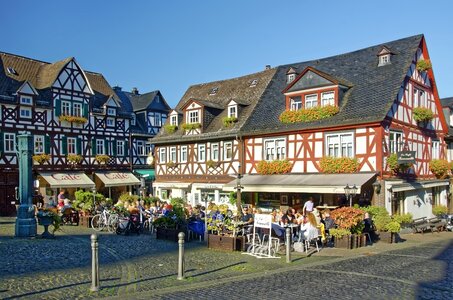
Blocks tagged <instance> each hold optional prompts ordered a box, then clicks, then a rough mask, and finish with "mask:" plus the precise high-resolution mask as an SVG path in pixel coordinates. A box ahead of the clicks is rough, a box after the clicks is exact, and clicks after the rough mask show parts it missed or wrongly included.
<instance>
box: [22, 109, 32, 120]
mask: <svg viewBox="0 0 453 300" xmlns="http://www.w3.org/2000/svg"><path fill="white" fill-rule="evenodd" d="M20 117H21V118H24V119H31V107H21V108H20Z"/></svg>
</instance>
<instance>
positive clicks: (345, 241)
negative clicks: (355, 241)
mask: <svg viewBox="0 0 453 300" xmlns="http://www.w3.org/2000/svg"><path fill="white" fill-rule="evenodd" d="M329 232H330V235H331V236H333V238H334V247H335V248H344V249H352V242H351V231H350V230H349V229H344V228H332V229H330V230H329Z"/></svg>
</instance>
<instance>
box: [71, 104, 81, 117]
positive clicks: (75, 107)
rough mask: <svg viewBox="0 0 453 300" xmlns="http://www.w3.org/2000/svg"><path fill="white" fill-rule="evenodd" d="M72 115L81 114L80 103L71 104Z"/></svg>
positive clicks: (77, 115) (79, 115)
mask: <svg viewBox="0 0 453 300" xmlns="http://www.w3.org/2000/svg"><path fill="white" fill-rule="evenodd" d="M72 108H73V115H74V116H76V117H81V116H82V115H83V114H82V103H74V104H73V107H72Z"/></svg>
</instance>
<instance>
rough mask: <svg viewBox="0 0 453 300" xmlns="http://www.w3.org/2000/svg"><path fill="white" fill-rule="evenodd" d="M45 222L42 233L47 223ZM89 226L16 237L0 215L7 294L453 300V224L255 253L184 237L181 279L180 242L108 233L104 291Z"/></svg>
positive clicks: (1, 294)
mask: <svg viewBox="0 0 453 300" xmlns="http://www.w3.org/2000/svg"><path fill="white" fill-rule="evenodd" d="M41 227H42V226H39V227H38V233H40V232H42V229H41ZM91 233H93V231H92V230H91V229H88V228H84V227H81V226H64V227H63V231H62V232H58V233H57V237H56V238H55V239H52V240H46V239H41V238H39V237H37V238H32V239H22V238H14V237H13V235H14V219H13V218H9V219H8V218H0V260H1V262H2V263H1V264H0V299H89V298H104V297H108V298H117V299H140V298H142V299H150V298H153V299H195V298H196V299H202V298H205V299H210V298H214V297H216V298H220V299H227V298H228V299H241V298H252V299H253V298H263V299H270V298H282V297H283V296H298V297H300V296H301V295H307V296H322V297H329V296H331V297H336V298H340V299H355V298H365V299H384V298H385V299H389V298H402V299H413V298H420V299H453V280H452V279H453V278H452V276H453V275H452V274H453V263H452V261H453V255H452V254H453V233H434V234H431V233H429V234H425V235H421V234H417V235H408V236H407V240H406V241H405V242H404V243H398V244H392V245H386V244H383V243H377V244H375V245H373V246H371V247H365V248H361V249H356V250H341V249H334V248H325V249H322V250H321V251H320V252H319V253H309V255H305V254H303V255H300V254H299V255H296V254H294V255H293V262H292V263H291V264H287V263H286V262H285V257H284V256H282V258H280V259H260V260H258V259H256V258H254V257H250V256H248V255H241V254H240V253H237V252H235V253H230V252H222V251H213V250H209V249H206V246H205V245H204V244H203V243H200V242H190V243H186V245H185V246H186V258H185V259H186V274H185V275H186V279H185V280H176V271H177V247H178V246H177V243H173V242H167V241H160V240H156V239H155V238H154V237H152V236H151V235H140V236H135V235H133V236H117V235H114V234H108V233H101V234H100V238H99V247H100V248H99V263H100V278H101V290H100V291H99V292H97V293H92V292H90V291H89V288H90V285H91V249H90V234H91Z"/></svg>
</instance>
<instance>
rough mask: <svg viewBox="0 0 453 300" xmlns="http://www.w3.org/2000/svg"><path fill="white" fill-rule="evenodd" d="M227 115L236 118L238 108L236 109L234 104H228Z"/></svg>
mask: <svg viewBox="0 0 453 300" xmlns="http://www.w3.org/2000/svg"><path fill="white" fill-rule="evenodd" d="M228 117H230V118H231V117H234V118H237V117H238V110H237V106H236V105H230V106H228Z"/></svg>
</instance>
